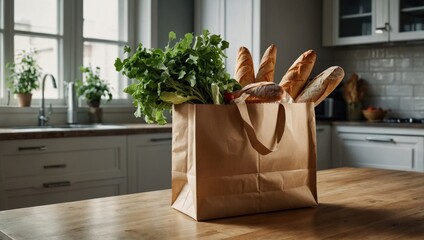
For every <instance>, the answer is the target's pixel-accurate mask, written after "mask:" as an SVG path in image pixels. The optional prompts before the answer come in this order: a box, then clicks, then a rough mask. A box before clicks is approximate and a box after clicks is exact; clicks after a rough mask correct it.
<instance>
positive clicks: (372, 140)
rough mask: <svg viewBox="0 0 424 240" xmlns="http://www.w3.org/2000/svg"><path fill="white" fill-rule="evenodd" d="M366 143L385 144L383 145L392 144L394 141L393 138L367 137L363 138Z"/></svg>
mask: <svg viewBox="0 0 424 240" xmlns="http://www.w3.org/2000/svg"><path fill="white" fill-rule="evenodd" d="M365 140H366V141H368V142H385V143H394V142H395V140H393V138H372V137H367V138H365Z"/></svg>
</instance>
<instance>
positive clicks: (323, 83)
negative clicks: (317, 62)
mask: <svg viewBox="0 0 424 240" xmlns="http://www.w3.org/2000/svg"><path fill="white" fill-rule="evenodd" d="M343 77H344V71H343V68H341V67H339V66H333V67H330V68H328V69H326V70H325V71H323V72H322V73H321V74H319V75H318V76H316V77H315V78H314V79H312V81H311V82H309V83H308V85H306V87H305V88H304V90H303V91H302V92H301V93H300V94H299V96H298V97H297V98H296V100H295V102H297V103H304V102H313V103H314V105H315V107H316V106H318V104H320V103H321V102H322V101H323V100H324V99H325V98H326V97H327V96H328V95H329V94H330V93H331V92H332V91H333V90H334V89H335V88H336V87H337V85H339V83H340V82H341V81H342V79H343Z"/></svg>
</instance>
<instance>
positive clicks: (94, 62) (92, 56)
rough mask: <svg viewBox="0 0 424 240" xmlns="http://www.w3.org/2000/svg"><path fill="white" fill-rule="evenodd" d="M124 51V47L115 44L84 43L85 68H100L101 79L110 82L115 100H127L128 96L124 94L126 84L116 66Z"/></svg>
mask: <svg viewBox="0 0 424 240" xmlns="http://www.w3.org/2000/svg"><path fill="white" fill-rule="evenodd" d="M122 49H123V46H118V45H115V44H103V43H94V42H85V43H84V66H88V65H89V64H91V66H92V67H100V77H101V78H102V79H104V80H106V81H107V82H109V84H110V85H109V86H110V87H111V92H112V95H113V99H118V98H127V96H126V95H127V94H123V93H122V89H123V86H124V85H125V86H126V84H125V82H124V80H123V79H122V77H121V76H120V74H119V73H118V72H117V71H116V70H115V66H114V63H115V59H116V58H117V57H118V56H119V55H120V54H119V53H122Z"/></svg>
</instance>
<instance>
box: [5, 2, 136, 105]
mask: <svg viewBox="0 0 424 240" xmlns="http://www.w3.org/2000/svg"><path fill="white" fill-rule="evenodd" d="M133 2H134V0H73V1H66V0H36V1H34V0H0V11H1V12H0V22H1V25H0V62H1V67H0V79H1V80H0V82H1V84H0V90H1V91H0V106H4V105H6V103H7V102H8V101H7V100H8V99H7V98H8V90H7V82H6V81H7V80H6V77H7V70H6V69H5V63H7V62H13V59H15V58H16V56H17V54H19V53H20V52H21V51H22V50H31V49H35V50H37V53H38V54H37V62H38V64H39V65H40V66H41V68H42V70H43V74H46V73H51V74H53V75H54V76H55V78H56V81H57V83H58V88H57V89H55V88H53V87H52V85H51V82H50V81H46V86H45V97H46V99H49V103H53V104H54V105H65V104H66V101H65V98H66V96H65V93H66V88H65V85H66V84H65V83H66V82H69V81H75V80H77V79H81V77H82V75H81V72H80V70H79V68H80V66H83V65H84V66H88V65H91V66H93V67H100V69H101V70H100V75H101V78H102V79H105V80H106V81H108V83H109V84H110V87H111V90H112V94H113V100H112V102H111V103H110V104H112V105H116V104H118V105H120V104H125V105H128V103H129V102H130V100H129V99H128V97H127V94H125V93H123V89H124V88H125V87H126V86H127V85H128V80H126V79H124V78H123V77H122V76H121V75H120V74H118V72H116V71H115V68H114V66H113V64H114V61H115V59H116V58H117V57H120V58H122V57H124V56H123V48H124V46H125V45H129V46H131V47H133V41H131V40H132V39H133V35H132V33H133V32H134V29H132V26H133V23H132V22H133V21H132V19H133V14H132V13H131V12H132V11H131V9H134V8H133V6H132V5H133ZM2 46H3V47H2ZM40 85H41V84H40ZM10 98H11V99H10V100H11V105H12V106H13V105H16V100H15V99H14V96H13V95H11V96H10ZM40 98H41V88H40V89H39V90H37V91H35V92H33V99H34V100H35V101H34V102H33V106H37V105H38V104H39V102H40V101H39V99H40Z"/></svg>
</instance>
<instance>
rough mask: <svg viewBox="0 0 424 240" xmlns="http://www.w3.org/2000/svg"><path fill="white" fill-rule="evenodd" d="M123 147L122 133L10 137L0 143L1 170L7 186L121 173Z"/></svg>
mask: <svg viewBox="0 0 424 240" xmlns="http://www.w3.org/2000/svg"><path fill="white" fill-rule="evenodd" d="M22 149H24V150H22ZM125 151H126V138H125V137H110V138H109V137H102V138H96V137H95V138H73V139H54V140H53V139H43V140H36V141H35V140H30V141H26V140H25V141H9V142H7V143H1V149H0V152H1V159H0V164H1V170H0V171H1V175H2V178H3V181H4V183H3V184H4V186H5V187H6V188H22V187H26V186H31V187H34V186H35V185H37V184H42V183H45V182H57V181H72V182H80V181H88V180H98V179H105V178H111V177H122V176H126V157H125V156H126V152H125Z"/></svg>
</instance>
